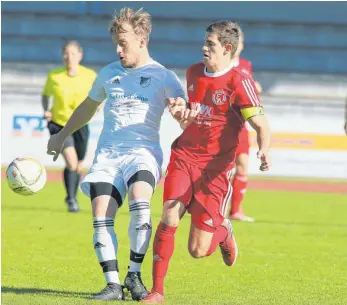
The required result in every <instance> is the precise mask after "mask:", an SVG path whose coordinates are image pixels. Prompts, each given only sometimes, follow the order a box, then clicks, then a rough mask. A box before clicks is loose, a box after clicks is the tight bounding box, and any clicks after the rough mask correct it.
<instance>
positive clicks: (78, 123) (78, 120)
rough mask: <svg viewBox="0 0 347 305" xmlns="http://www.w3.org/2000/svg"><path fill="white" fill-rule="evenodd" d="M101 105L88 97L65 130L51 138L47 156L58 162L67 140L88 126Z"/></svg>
mask: <svg viewBox="0 0 347 305" xmlns="http://www.w3.org/2000/svg"><path fill="white" fill-rule="evenodd" d="M99 105H100V103H99V102H96V101H94V100H92V99H91V98H90V97H87V98H86V99H85V100H84V101H83V102H82V103H81V104H80V105H79V106H78V107H77V108H76V110H75V111H74V112H73V113H72V115H71V117H70V119H69V120H68V121H67V123H66V125H65V126H64V128H63V129H62V130H61V131H60V132H59V133H57V134H55V135H52V136H51V137H50V139H49V141H48V144H47V154H48V155H53V161H56V160H57V158H58V156H59V154H60V152H61V149H62V147H63V143H64V141H65V139H66V138H67V137H68V136H70V135H72V134H73V133H74V132H75V131H76V130H78V129H80V128H81V127H82V126H84V125H85V124H87V123H88V122H89V121H90V119H91V118H92V117H93V115H94V114H95V112H96V110H97V108H98V106H99Z"/></svg>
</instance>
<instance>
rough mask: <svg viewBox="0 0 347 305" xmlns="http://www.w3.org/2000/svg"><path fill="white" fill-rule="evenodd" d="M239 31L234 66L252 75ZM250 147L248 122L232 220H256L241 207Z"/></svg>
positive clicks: (243, 132) (240, 153)
mask: <svg viewBox="0 0 347 305" xmlns="http://www.w3.org/2000/svg"><path fill="white" fill-rule="evenodd" d="M239 31H240V38H239V39H240V40H239V44H238V47H237V50H236V53H235V54H234V56H233V59H232V62H233V63H234V66H235V67H238V68H239V69H241V71H242V72H243V73H246V74H249V75H250V76H252V74H253V69H252V63H251V62H250V61H249V60H247V59H244V58H241V57H240V55H241V53H242V51H243V48H244V34H243V32H242V30H241V29H239ZM254 84H255V87H256V89H257V92H258V93H261V91H262V88H261V86H260V84H259V83H258V82H256V81H255V82H254ZM249 148H250V145H249V132H248V129H247V127H246V124H244V125H243V128H242V130H241V132H240V135H239V145H238V146H237V148H236V160H235V163H236V164H235V165H236V166H235V167H236V172H235V175H234V176H233V177H232V179H231V182H232V187H233V190H232V196H231V207H230V211H229V215H228V218H229V219H231V220H241V221H248V222H254V219H253V218H252V217H248V216H246V215H245V214H244V212H243V210H242V208H241V202H242V200H243V198H244V195H245V192H246V188H247V182H248V177H247V175H248V155H249Z"/></svg>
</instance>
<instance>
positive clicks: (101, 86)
mask: <svg viewBox="0 0 347 305" xmlns="http://www.w3.org/2000/svg"><path fill="white" fill-rule="evenodd" d="M151 28H152V26H151V17H150V15H149V14H148V13H146V12H144V11H143V10H142V9H140V10H138V11H133V10H132V9H131V8H123V9H122V10H121V11H120V12H119V13H118V14H116V15H115V17H114V19H113V20H112V25H111V27H110V34H111V35H112V39H113V41H114V43H115V44H116V46H117V54H118V56H119V61H116V62H113V63H111V64H109V65H108V66H106V67H105V68H103V69H102V70H101V71H100V73H99V75H98V76H97V78H96V80H95V82H94V84H93V87H92V89H91V90H90V92H89V95H88V97H87V98H86V99H85V100H84V102H83V103H82V104H81V105H80V106H79V107H78V108H77V109H76V110H75V112H74V113H73V114H72V116H71V118H70V119H69V121H68V122H67V124H66V125H65V127H64V128H63V129H62V130H61V132H59V133H58V134H56V135H53V136H52V137H51V138H50V140H49V142H48V146H47V153H48V154H50V155H54V157H53V160H54V161H55V160H56V159H57V157H58V155H59V153H60V151H61V148H62V146H63V142H64V140H65V139H66V138H67V137H68V136H69V135H71V134H72V133H73V132H74V131H75V130H77V129H79V128H80V127H82V126H83V125H85V124H86V123H87V122H88V121H89V120H90V119H91V118H92V117H93V115H94V113H95V111H96V109H97V108H98V106H99V105H100V103H102V102H103V101H105V100H106V103H105V106H104V126H103V129H102V132H101V135H100V137H99V141H98V145H97V149H96V152H95V158H94V162H93V165H92V167H91V168H90V170H89V173H88V174H87V175H86V176H85V178H84V179H83V181H82V182H81V190H82V191H83V193H84V194H86V195H88V196H90V198H91V202H92V211H93V221H94V223H93V225H94V235H93V245H94V249H95V252H96V255H97V257H98V260H99V263H100V265H101V266H102V269H103V273H104V276H105V279H106V283H107V285H106V287H105V288H104V289H103V290H102V291H101V292H100V293H99V294H97V295H96V296H95V299H99V300H121V299H124V293H123V290H122V287H121V284H120V280H119V275H118V262H117V259H116V254H117V249H118V242H117V236H116V234H115V232H114V219H115V215H116V213H117V210H118V209H119V207H120V206H121V205H122V203H123V201H124V199H125V196H126V194H127V193H128V196H129V212H130V224H129V230H128V233H129V238H130V265H129V270H128V274H127V275H126V277H125V280H124V286H125V287H126V288H127V289H128V290H129V291H130V293H131V295H132V298H133V299H134V300H140V299H142V298H144V297H146V296H147V290H146V288H145V287H144V285H143V283H142V280H141V273H140V267H141V264H142V261H143V259H144V256H145V253H146V251H147V248H148V245H149V241H150V238H151V231H152V224H151V217H150V199H151V197H152V194H153V191H154V189H155V186H156V184H157V183H158V181H159V179H160V177H161V165H162V159H163V156H162V150H161V147H160V143H159V127H160V121H161V117H162V114H163V112H164V109H165V108H166V106H167V105H169V106H170V112H171V114H172V111H171V109H172V106H175V107H176V108H177V109H179V108H180V107H181V108H180V109H181V110H182V109H184V108H185V93H184V89H183V87H182V85H181V84H180V81H179V79H178V78H177V76H176V75H175V73H173V72H172V71H170V70H167V69H166V68H165V67H163V66H162V65H160V64H159V63H158V62H156V61H154V60H153V59H152V58H150V56H149V53H148V49H147V46H148V41H149V35H150V32H151ZM187 111H188V112H189V110H188V109H187ZM177 113H179V114H177V118H176V120H177V121H180V120H181V117H178V116H180V115H181V114H182V112H177ZM183 113H184V112H183ZM173 116H174V117H175V114H173Z"/></svg>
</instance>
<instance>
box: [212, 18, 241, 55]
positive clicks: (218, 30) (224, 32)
mask: <svg viewBox="0 0 347 305" xmlns="http://www.w3.org/2000/svg"><path fill="white" fill-rule="evenodd" d="M206 32H208V33H214V34H216V35H217V36H218V40H219V42H220V43H221V45H222V46H225V45H226V44H227V43H229V44H231V46H232V51H231V56H233V55H234V54H235V52H236V50H237V46H238V44H239V37H240V35H242V33H241V29H240V27H239V26H238V24H237V23H233V22H231V21H228V20H220V21H216V22H214V23H212V24H210V25H209V26H208V27H207V28H206Z"/></svg>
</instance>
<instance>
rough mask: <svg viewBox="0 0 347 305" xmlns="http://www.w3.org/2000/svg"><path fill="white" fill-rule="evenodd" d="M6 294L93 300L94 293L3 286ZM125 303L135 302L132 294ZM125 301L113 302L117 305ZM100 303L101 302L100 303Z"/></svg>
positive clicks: (127, 295) (127, 294)
mask: <svg viewBox="0 0 347 305" xmlns="http://www.w3.org/2000/svg"><path fill="white" fill-rule="evenodd" d="M4 293H15V294H24V295H25V294H32V295H44V296H57V297H69V298H71V297H77V298H84V299H89V300H93V295H94V293H89V292H73V291H61V290H52V289H40V288H23V287H21V288H19V287H18V288H17V287H7V286H1V294H4ZM124 301H125V302H134V301H133V300H132V299H131V296H130V293H129V292H127V291H125V300H124ZM124 301H113V302H115V303H116V304H118V303H119V302H122V303H123V302H124ZM98 302H99V301H98Z"/></svg>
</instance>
